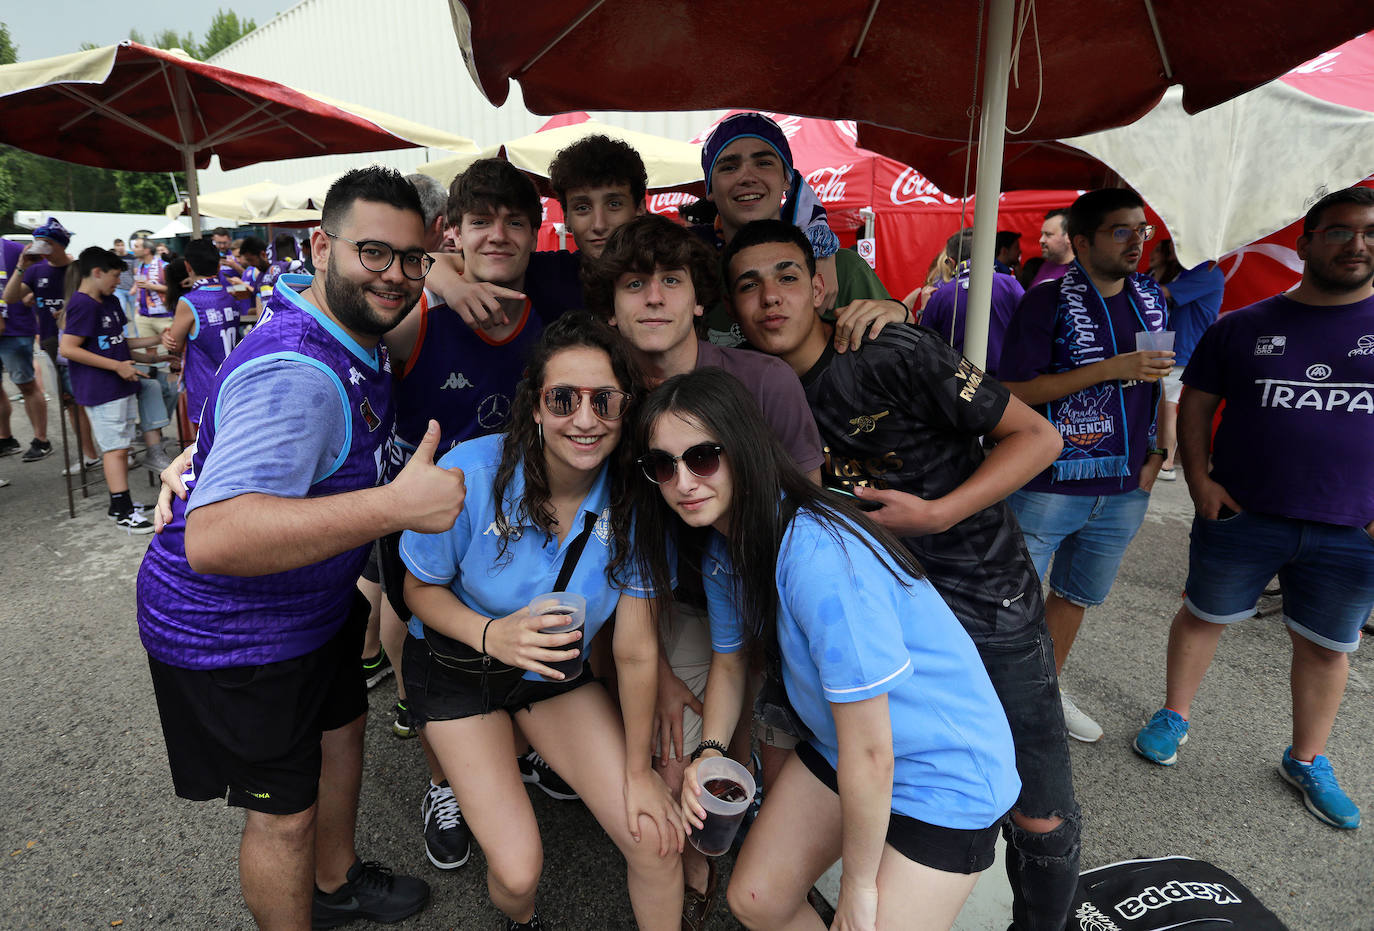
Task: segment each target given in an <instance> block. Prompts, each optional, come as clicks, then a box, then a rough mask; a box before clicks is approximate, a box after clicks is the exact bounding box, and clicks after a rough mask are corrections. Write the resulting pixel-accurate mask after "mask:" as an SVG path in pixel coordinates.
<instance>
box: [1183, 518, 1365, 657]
mask: <svg viewBox="0 0 1374 931" xmlns="http://www.w3.org/2000/svg"><path fill="white" fill-rule="evenodd" d="M1275 575H1277V576H1278V577H1279V585H1280V586H1281V587H1282V588H1283V620H1284V623H1285V624H1287V625H1288V627H1289V628H1290V629H1291V630H1292V631H1293V632H1294V633H1296V634H1298V635H1299V636H1301V637H1305V638H1306V639H1308V640H1310V641H1312V642H1313V643H1315V644H1317V645H1318V646H1323V647H1326V648H1327V649H1328V650H1336V651H1338V652H1341V653H1351V652H1354V650H1355V649H1356V647H1358V646H1359V644H1360V627H1361V626H1362V625H1363V624H1364V623H1365V621H1366V620H1368V618H1369V612H1370V611H1371V610H1374V539H1371V538H1370V536H1369V534H1368V533H1366V532H1365V529H1364V528H1363V527H1342V526H1339V525H1337V524H1321V523H1317V522H1315V521H1306V520H1293V519H1292V518H1288V517H1275V516H1274V515H1272V514H1256V513H1255V512H1253V511H1243V512H1241V513H1240V514H1236V515H1234V516H1231V517H1227V518H1225V519H1223V520H1204V519H1203V518H1201V517H1195V518H1194V519H1193V531H1192V546H1191V547H1189V549H1188V586H1187V589H1186V590H1185V593H1184V603H1185V604H1186V605H1187V606H1188V610H1189V611H1191V612H1193V614H1195V615H1196V616H1198V617H1200V618H1201V619H1202V620H1204V621H1211V622H1212V623H1213V624H1230V623H1232V622H1234V621H1242V620H1244V619H1246V618H1248V617H1252V616H1253V615H1254V613H1255V603H1256V602H1257V601H1259V597H1260V594H1261V593H1262V592H1263V591H1264V586H1265V585H1267V584H1268V582H1269V580H1270V579H1271V578H1273V577H1274V576H1275Z"/></svg>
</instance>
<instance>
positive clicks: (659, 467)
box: [639, 443, 723, 485]
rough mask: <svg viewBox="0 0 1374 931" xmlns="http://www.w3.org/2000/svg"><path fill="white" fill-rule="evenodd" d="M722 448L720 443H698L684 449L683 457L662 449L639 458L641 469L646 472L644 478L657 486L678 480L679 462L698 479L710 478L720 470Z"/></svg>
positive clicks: (651, 451)
mask: <svg viewBox="0 0 1374 931" xmlns="http://www.w3.org/2000/svg"><path fill="white" fill-rule="evenodd" d="M722 448H723V447H722V446H721V445H720V444H719V443H698V444H697V445H695V446H689V447H687V448H686V449H684V450H683V451H682V455H681V456H670V455H668V454H667V453H665V452H664V451H663V450H661V449H654V450H650V451H649V452H647V453H645V454H644V455H642V456H640V457H639V467H640V468H641V469H643V470H644V477H645V478H647V479H648V480H649V481H651V482H653V483H654V484H656V485H662V484H663V483H664V482H671V481H672V480H673V479H674V478H676V477H677V464H678V463H679V462H681V463H682V464H683V465H685V466H686V467H687V471H688V472H691V473H692V474H693V475H695V476H696V477H697V478H710V477H711V476H712V475H715V474H716V470H717V469H719V468H720V453H721V450H722Z"/></svg>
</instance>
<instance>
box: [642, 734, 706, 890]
mask: <svg viewBox="0 0 1374 931" xmlns="http://www.w3.org/2000/svg"><path fill="white" fill-rule="evenodd" d="M689 762H690V761H689V760H687V759H686V758H685V757H684V758H683V759H680V760H678V759H672V758H668V759H662V758H659V759H656V760H654V770H655V772H657V773H658V775H659V777H660V778H661V779H662V780H663V784H664V785H666V786H667V787H668V791H669V792H670V793H671V794H672V796H673V798H677V797H678V796H679V795H681V794H682V776H683V774H684V773H685V772H686V771H687V764H688V763H689ZM682 876H683V878H684V879H685V880H686V883H687V885H689V886H691V887H692V888H693V889H695V890H696V891H697V892H701V893H704V892H706V884H707V883H708V882H710V880H711V870H710V866H709V865H708V864H707V862H706V855H705V854H704V853H702V852H701V851H699V850H697V849H696V848H695V847H693V846H692V845H691V844H687V845H686V846H684V847H683V848H682Z"/></svg>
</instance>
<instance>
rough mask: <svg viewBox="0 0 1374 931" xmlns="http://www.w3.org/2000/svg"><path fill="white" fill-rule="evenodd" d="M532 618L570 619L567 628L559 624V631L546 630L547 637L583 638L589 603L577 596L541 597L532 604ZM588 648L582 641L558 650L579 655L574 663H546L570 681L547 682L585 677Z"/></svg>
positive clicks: (557, 629) (570, 593)
mask: <svg viewBox="0 0 1374 931" xmlns="http://www.w3.org/2000/svg"><path fill="white" fill-rule="evenodd" d="M528 610H529V612H530V614H531V615H536V616H537V615H540V614H560V615H565V616H566V617H567V619H568V621H567V623H566V624H559V625H558V626H556V627H545V628H544V631H543V632H544V633H546V634H566V633H570V632H571V631H574V630H575V631H578V633H579V634H580V633H581V632H582V630H583V628H584V627H585V626H586V623H587V599H585V598H583V597H582V596H581V595H579V594H577V593H576V592H549V593H548V594H546V595H538V596H536V597H535V598H534V600H533V601H531V602H530V604H529V609H528ZM584 646H585V644H584V643H583V642H582V641H581V640H577V641H576V642H574V643H569V644H564V645H562V646H559V647H555V649H558V650H569V651H575V652H573V653H572V658H571V659H564V660H559V661H558V662H556V663H545V664H544V665H545V666H548V667H549V668H550V669H554V670H557V671H558V672H561V673H563V675H564V676H566V677H567V678H564V679H550V678H549V677H548V676H544V677H543V678H544V680H545V681H547V682H570V681H572V680H573V679H576V678H577V677H578V676H580V675H581V674H582V655H583V653H584V652H585V651H584V650H583V647H584Z"/></svg>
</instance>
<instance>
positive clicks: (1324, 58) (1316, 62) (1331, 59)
mask: <svg viewBox="0 0 1374 931" xmlns="http://www.w3.org/2000/svg"><path fill="white" fill-rule="evenodd" d="M1340 57H1341V53H1340V50H1339V49H1337V50H1333V51H1330V52H1322V53H1321V54H1320V55H1318V56H1317V57H1316V58H1314V59H1312V60H1311V61H1308V62H1304V63H1303V64H1301V65H1298V66H1297V67H1296V68H1294V69H1293V70H1292V72H1291V73H1292V74H1326V73H1328V72H1331V71H1334V70H1335V69H1334V68H1333V67H1332V66H1333V65H1335V63H1336V59H1338V58H1340Z"/></svg>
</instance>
